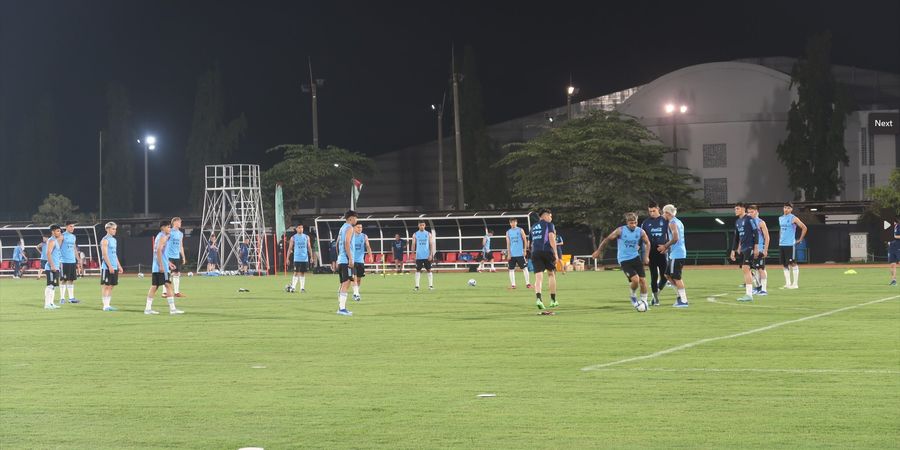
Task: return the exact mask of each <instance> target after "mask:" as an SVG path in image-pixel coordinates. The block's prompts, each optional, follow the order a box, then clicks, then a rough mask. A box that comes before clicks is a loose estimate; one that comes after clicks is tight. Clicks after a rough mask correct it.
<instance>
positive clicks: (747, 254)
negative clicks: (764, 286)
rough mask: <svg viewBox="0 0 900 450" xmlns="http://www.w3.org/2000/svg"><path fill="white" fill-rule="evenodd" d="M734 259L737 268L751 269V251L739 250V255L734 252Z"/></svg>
mask: <svg viewBox="0 0 900 450" xmlns="http://www.w3.org/2000/svg"><path fill="white" fill-rule="evenodd" d="M734 259H736V260H737V263H738V267H740V268H743V267H744V265H746V266H747V267H749V268H751V269H752V268H753V249H752V248H745V249H741V253H737V252H735V255H734Z"/></svg>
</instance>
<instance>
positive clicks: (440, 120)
mask: <svg viewBox="0 0 900 450" xmlns="http://www.w3.org/2000/svg"><path fill="white" fill-rule="evenodd" d="M446 101H447V93H446V92H445V93H444V96H443V98H441V104H439V105H431V110H432V111H434V112H435V113H436V115H437V141H438V211H442V210H443V209H444V103H445V102H446Z"/></svg>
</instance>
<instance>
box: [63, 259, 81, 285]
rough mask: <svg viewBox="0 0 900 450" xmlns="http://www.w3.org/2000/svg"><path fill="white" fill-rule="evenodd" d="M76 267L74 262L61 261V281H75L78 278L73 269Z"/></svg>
mask: <svg viewBox="0 0 900 450" xmlns="http://www.w3.org/2000/svg"><path fill="white" fill-rule="evenodd" d="M77 267H78V265H77V264H75V263H62V274H61V275H62V281H75V279H76V278H78V275H77V273H76V272H75V269H76V268H77Z"/></svg>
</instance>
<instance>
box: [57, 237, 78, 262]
mask: <svg viewBox="0 0 900 450" xmlns="http://www.w3.org/2000/svg"><path fill="white" fill-rule="evenodd" d="M62 239H63V240H62V256H61V257H60V259H61V260H62V262H64V263H66V264H75V262H77V260H76V259H75V234H73V233H69V232H68V231H67V232H65V233H63V234H62Z"/></svg>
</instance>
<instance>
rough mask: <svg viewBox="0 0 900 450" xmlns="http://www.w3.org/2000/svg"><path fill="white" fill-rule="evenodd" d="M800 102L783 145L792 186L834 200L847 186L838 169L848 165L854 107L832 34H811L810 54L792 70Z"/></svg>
mask: <svg viewBox="0 0 900 450" xmlns="http://www.w3.org/2000/svg"><path fill="white" fill-rule="evenodd" d="M794 85H796V86H797V100H796V101H794V102H792V103H791V109H790V111H789V112H788V123H787V130H788V136H787V138H786V139H785V140H784V142H782V143H780V144H779V145H778V149H777V154H778V159H779V160H780V161H781V162H782V163H783V164H784V165H785V167H786V168H787V171H788V180H789V186H790V188H791V189H793V190H795V191H797V190H802V191H803V193H804V195H805V198H806V200H829V199H832V198H834V197H835V196H836V195H838V194H840V193H841V191H842V190H843V184H844V183H843V181H842V180H841V178H840V176H839V173H838V167H839V166H840V165H841V164H846V163H848V161H849V160H848V158H847V150H846V149H845V148H844V125H845V122H846V120H847V113H848V111H849V110H850V106H851V105H850V101H849V99H848V97H847V95H846V94H845V93H844V92H843V91H842V90H841V89H840V88H839V86H838V84H837V82H836V81H835V79H834V74H833V73H832V71H831V34H830V33H825V34H822V35H818V36H814V37H812V38H810V40H809V42H808V43H807V45H806V57H805V58H804V59H800V60H798V61H797V62H796V63H795V64H794V67H793V69H792V71H791V86H794Z"/></svg>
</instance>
